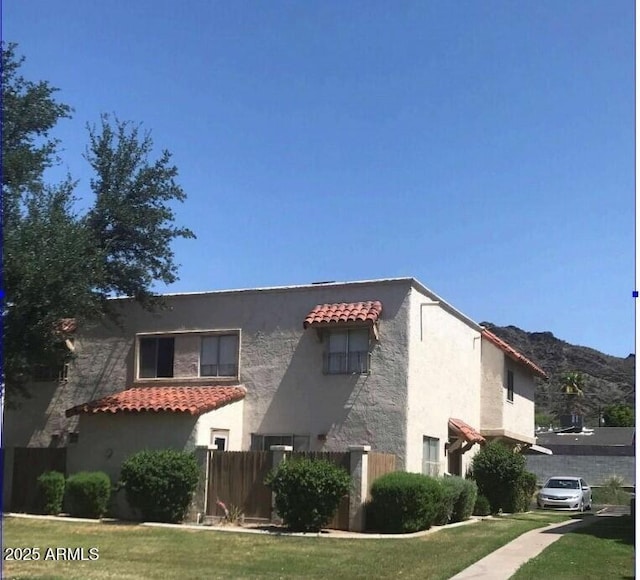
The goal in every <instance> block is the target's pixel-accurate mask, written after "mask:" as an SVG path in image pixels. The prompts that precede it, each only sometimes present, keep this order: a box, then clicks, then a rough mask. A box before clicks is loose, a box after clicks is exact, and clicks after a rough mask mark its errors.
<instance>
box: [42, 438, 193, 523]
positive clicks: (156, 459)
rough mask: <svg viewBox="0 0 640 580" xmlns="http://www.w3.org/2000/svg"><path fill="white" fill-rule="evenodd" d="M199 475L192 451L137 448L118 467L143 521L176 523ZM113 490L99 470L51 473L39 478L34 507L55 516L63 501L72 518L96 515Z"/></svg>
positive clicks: (130, 498) (105, 476)
mask: <svg viewBox="0 0 640 580" xmlns="http://www.w3.org/2000/svg"><path fill="white" fill-rule="evenodd" d="M198 478H199V468H198V464H197V461H196V459H195V456H194V454H193V453H186V452H181V451H174V450H170V449H167V450H161V451H141V452H140V453H136V454H134V455H132V456H131V457H129V458H128V459H127V460H126V461H125V462H124V463H123V464H122V470H121V481H120V483H119V487H124V489H125V492H126V497H127V501H128V502H129V505H130V506H131V507H132V508H133V509H134V510H137V511H138V512H139V514H140V515H141V516H142V518H143V519H145V520H147V521H160V522H179V521H181V520H182V519H183V517H184V515H185V513H186V510H187V508H188V506H189V504H190V503H191V499H192V497H193V492H194V491H195V488H196V485H197V483H198ZM111 494H112V485H111V480H110V479H109V476H108V475H107V474H106V473H103V472H101V471H95V472H86V471H83V472H80V473H75V474H73V475H71V476H70V477H69V478H68V479H67V480H66V482H65V479H64V475H63V474H62V473H59V472H55V471H50V472H47V473H43V474H42V475H41V476H40V477H39V478H38V503H39V505H38V509H39V511H40V512H41V513H44V514H58V513H60V512H61V511H62V506H63V503H64V504H65V506H66V508H67V511H68V512H69V514H70V515H72V516H74V517H84V518H100V517H102V516H104V514H105V513H106V512H107V509H108V506H109V500H110V498H111Z"/></svg>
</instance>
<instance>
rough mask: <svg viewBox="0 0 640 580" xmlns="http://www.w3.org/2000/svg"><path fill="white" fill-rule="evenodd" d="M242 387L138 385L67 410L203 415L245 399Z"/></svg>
mask: <svg viewBox="0 0 640 580" xmlns="http://www.w3.org/2000/svg"><path fill="white" fill-rule="evenodd" d="M246 394H247V389H246V388H245V387H243V386H241V385H240V386H235V387H226V386H210V387H136V388H132V389H127V390H126V391H121V392H120V393H116V394H114V395H108V396H107V397H103V398H101V399H96V400H95V401H90V402H89V403H84V404H82V405H76V406H75V407H72V408H71V409H67V411H66V412H65V414H66V416H67V417H71V416H72V415H80V414H82V413H121V412H126V411H128V412H142V411H156V412H161V411H165V412H167V411H168V412H174V413H188V414H190V415H202V414H203V413H207V412H209V411H213V410H215V409H220V408H221V407H224V406H225V405H229V404H230V403H234V402H236V401H240V400H241V399H244V397H245V395H246Z"/></svg>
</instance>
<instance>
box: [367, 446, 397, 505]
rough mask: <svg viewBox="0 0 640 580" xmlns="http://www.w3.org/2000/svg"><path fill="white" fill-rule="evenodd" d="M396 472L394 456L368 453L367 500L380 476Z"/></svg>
mask: <svg viewBox="0 0 640 580" xmlns="http://www.w3.org/2000/svg"><path fill="white" fill-rule="evenodd" d="M395 470H396V456H395V455H393V454H391V453H375V452H371V453H369V466H368V474H367V475H368V476H367V500H370V499H371V486H372V484H373V482H374V481H375V480H376V479H378V478H379V477H380V476H381V475H384V474H385V473H389V472H391V471H395Z"/></svg>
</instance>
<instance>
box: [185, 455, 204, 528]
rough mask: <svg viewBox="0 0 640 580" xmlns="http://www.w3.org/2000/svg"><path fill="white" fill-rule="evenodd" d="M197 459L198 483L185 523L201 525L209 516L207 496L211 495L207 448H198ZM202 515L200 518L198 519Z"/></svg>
mask: <svg viewBox="0 0 640 580" xmlns="http://www.w3.org/2000/svg"><path fill="white" fill-rule="evenodd" d="M194 454H195V457H196V461H197V462H198V472H199V475H198V483H197V485H196V490H195V492H194V494H193V499H192V501H191V504H190V505H189V509H188V510H187V515H186V517H185V521H190V522H195V523H198V524H199V523H201V522H202V521H203V520H204V517H205V516H206V515H207V513H206V512H207V502H208V498H207V495H208V494H209V485H208V484H209V450H208V449H207V448H206V447H196V449H195V452H194ZM198 514H200V518H201V519H199V518H198Z"/></svg>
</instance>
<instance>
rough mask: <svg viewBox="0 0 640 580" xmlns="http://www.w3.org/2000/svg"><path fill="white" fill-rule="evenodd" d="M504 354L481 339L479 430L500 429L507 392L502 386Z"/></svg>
mask: <svg viewBox="0 0 640 580" xmlns="http://www.w3.org/2000/svg"><path fill="white" fill-rule="evenodd" d="M504 359H505V357H504V352H503V351H502V350H500V349H499V348H498V347H497V346H495V345H493V344H491V343H490V342H489V341H488V340H487V339H485V338H483V339H482V390H481V400H482V407H481V416H480V428H481V429H498V428H501V427H502V420H503V416H504V408H505V403H506V400H507V390H506V388H505V386H504V382H505V380H504V365H505V360H504Z"/></svg>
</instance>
